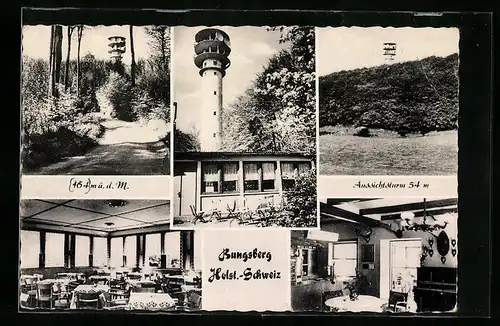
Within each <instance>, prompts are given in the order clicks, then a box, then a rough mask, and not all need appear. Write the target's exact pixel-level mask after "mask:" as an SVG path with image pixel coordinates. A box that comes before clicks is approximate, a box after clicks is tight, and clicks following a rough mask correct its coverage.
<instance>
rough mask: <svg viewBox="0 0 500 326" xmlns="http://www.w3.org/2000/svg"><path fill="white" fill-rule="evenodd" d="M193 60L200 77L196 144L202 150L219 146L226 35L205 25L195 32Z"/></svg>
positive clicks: (226, 63) (227, 45)
mask: <svg viewBox="0 0 500 326" xmlns="http://www.w3.org/2000/svg"><path fill="white" fill-rule="evenodd" d="M194 52H195V55H194V64H195V65H196V67H198V68H199V69H200V71H199V73H200V76H201V77H202V79H203V82H202V90H203V91H202V92H203V95H202V98H200V107H201V112H200V118H201V120H200V121H201V122H202V124H203V127H202V128H200V147H201V150H202V151H204V152H211V151H217V150H220V148H221V134H222V116H221V111H222V78H223V77H224V76H225V75H226V69H227V68H229V66H230V64H231V61H230V60H229V58H228V56H229V53H231V43H230V40H229V36H228V35H227V34H226V33H225V32H224V31H222V30H220V29H215V28H207V29H203V30H201V31H199V32H198V33H196V35H195V43H194Z"/></svg>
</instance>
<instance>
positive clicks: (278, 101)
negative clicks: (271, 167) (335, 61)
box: [222, 27, 316, 154]
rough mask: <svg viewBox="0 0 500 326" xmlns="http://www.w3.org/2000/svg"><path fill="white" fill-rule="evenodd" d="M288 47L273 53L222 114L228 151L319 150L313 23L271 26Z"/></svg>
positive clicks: (312, 152)
mask: <svg viewBox="0 0 500 326" xmlns="http://www.w3.org/2000/svg"><path fill="white" fill-rule="evenodd" d="M272 30H278V31H280V32H281V38H280V42H281V43H287V44H289V46H288V47H287V48H285V49H284V50H281V51H280V52H278V53H277V54H275V55H274V56H273V57H271V58H270V60H269V62H268V63H267V65H266V66H265V67H264V70H263V71H262V72H261V73H259V74H258V75H257V77H256V79H255V81H254V83H253V85H252V86H251V87H250V88H249V89H248V90H247V91H246V92H245V94H244V95H242V96H240V97H239V98H238V99H237V100H236V102H235V103H234V104H233V105H232V106H230V107H227V108H224V110H223V113H222V118H223V124H224V130H223V147H224V149H225V150H228V151H250V152H266V151H268V152H276V151H282V152H306V153H311V154H314V153H315V149H316V109H315V108H316V106H315V54H314V51H315V49H314V40H315V38H314V28H313V27H286V28H285V27H280V28H272Z"/></svg>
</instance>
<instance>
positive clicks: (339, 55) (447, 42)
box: [316, 27, 459, 76]
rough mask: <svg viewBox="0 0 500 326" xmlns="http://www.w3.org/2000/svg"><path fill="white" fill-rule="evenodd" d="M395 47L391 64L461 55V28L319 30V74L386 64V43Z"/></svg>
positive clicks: (317, 62)
mask: <svg viewBox="0 0 500 326" xmlns="http://www.w3.org/2000/svg"><path fill="white" fill-rule="evenodd" d="M384 42H393V43H396V44H397V45H396V48H397V49H396V56H395V57H394V60H393V61H392V63H397V62H404V61H411V60H418V59H423V58H426V57H429V56H433V55H434V56H442V57H444V56H448V55H450V54H453V53H458V52H459V44H458V43H459V30H458V28H411V27H403V28H394V27H387V28H383V27H368V28H367V27H327V28H317V29H316V51H317V52H316V58H317V61H316V71H317V74H318V76H324V75H327V74H330V73H333V72H337V71H342V70H352V69H357V68H367V67H374V66H380V65H383V64H385V63H387V62H386V61H385V56H384V55H383V53H384V51H383V43H384Z"/></svg>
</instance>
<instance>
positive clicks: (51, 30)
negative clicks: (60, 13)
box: [49, 26, 55, 95]
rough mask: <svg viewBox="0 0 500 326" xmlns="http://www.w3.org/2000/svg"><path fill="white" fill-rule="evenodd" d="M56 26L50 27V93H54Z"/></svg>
mask: <svg viewBox="0 0 500 326" xmlns="http://www.w3.org/2000/svg"><path fill="white" fill-rule="evenodd" d="M54 28H55V26H51V27H50V45H49V51H50V52H49V95H52V94H54V80H53V79H52V77H53V73H52V70H54Z"/></svg>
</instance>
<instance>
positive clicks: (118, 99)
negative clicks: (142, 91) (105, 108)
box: [101, 71, 134, 121]
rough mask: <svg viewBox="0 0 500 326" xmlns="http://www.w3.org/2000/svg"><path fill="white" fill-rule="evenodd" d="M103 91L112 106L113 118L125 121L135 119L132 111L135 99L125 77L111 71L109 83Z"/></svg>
mask: <svg viewBox="0 0 500 326" xmlns="http://www.w3.org/2000/svg"><path fill="white" fill-rule="evenodd" d="M101 91H102V92H103V94H104V96H105V97H106V99H107V100H108V101H109V104H110V106H111V107H110V109H111V112H110V117H111V118H117V119H120V120H125V121H132V120H133V119H134V115H133V113H132V110H131V103H132V99H133V94H132V88H131V86H130V83H129V82H128V81H127V80H126V79H125V77H123V76H121V75H119V74H118V73H116V72H114V71H111V72H110V74H109V78H108V81H107V82H106V84H104V86H103V87H102V89H101Z"/></svg>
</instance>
